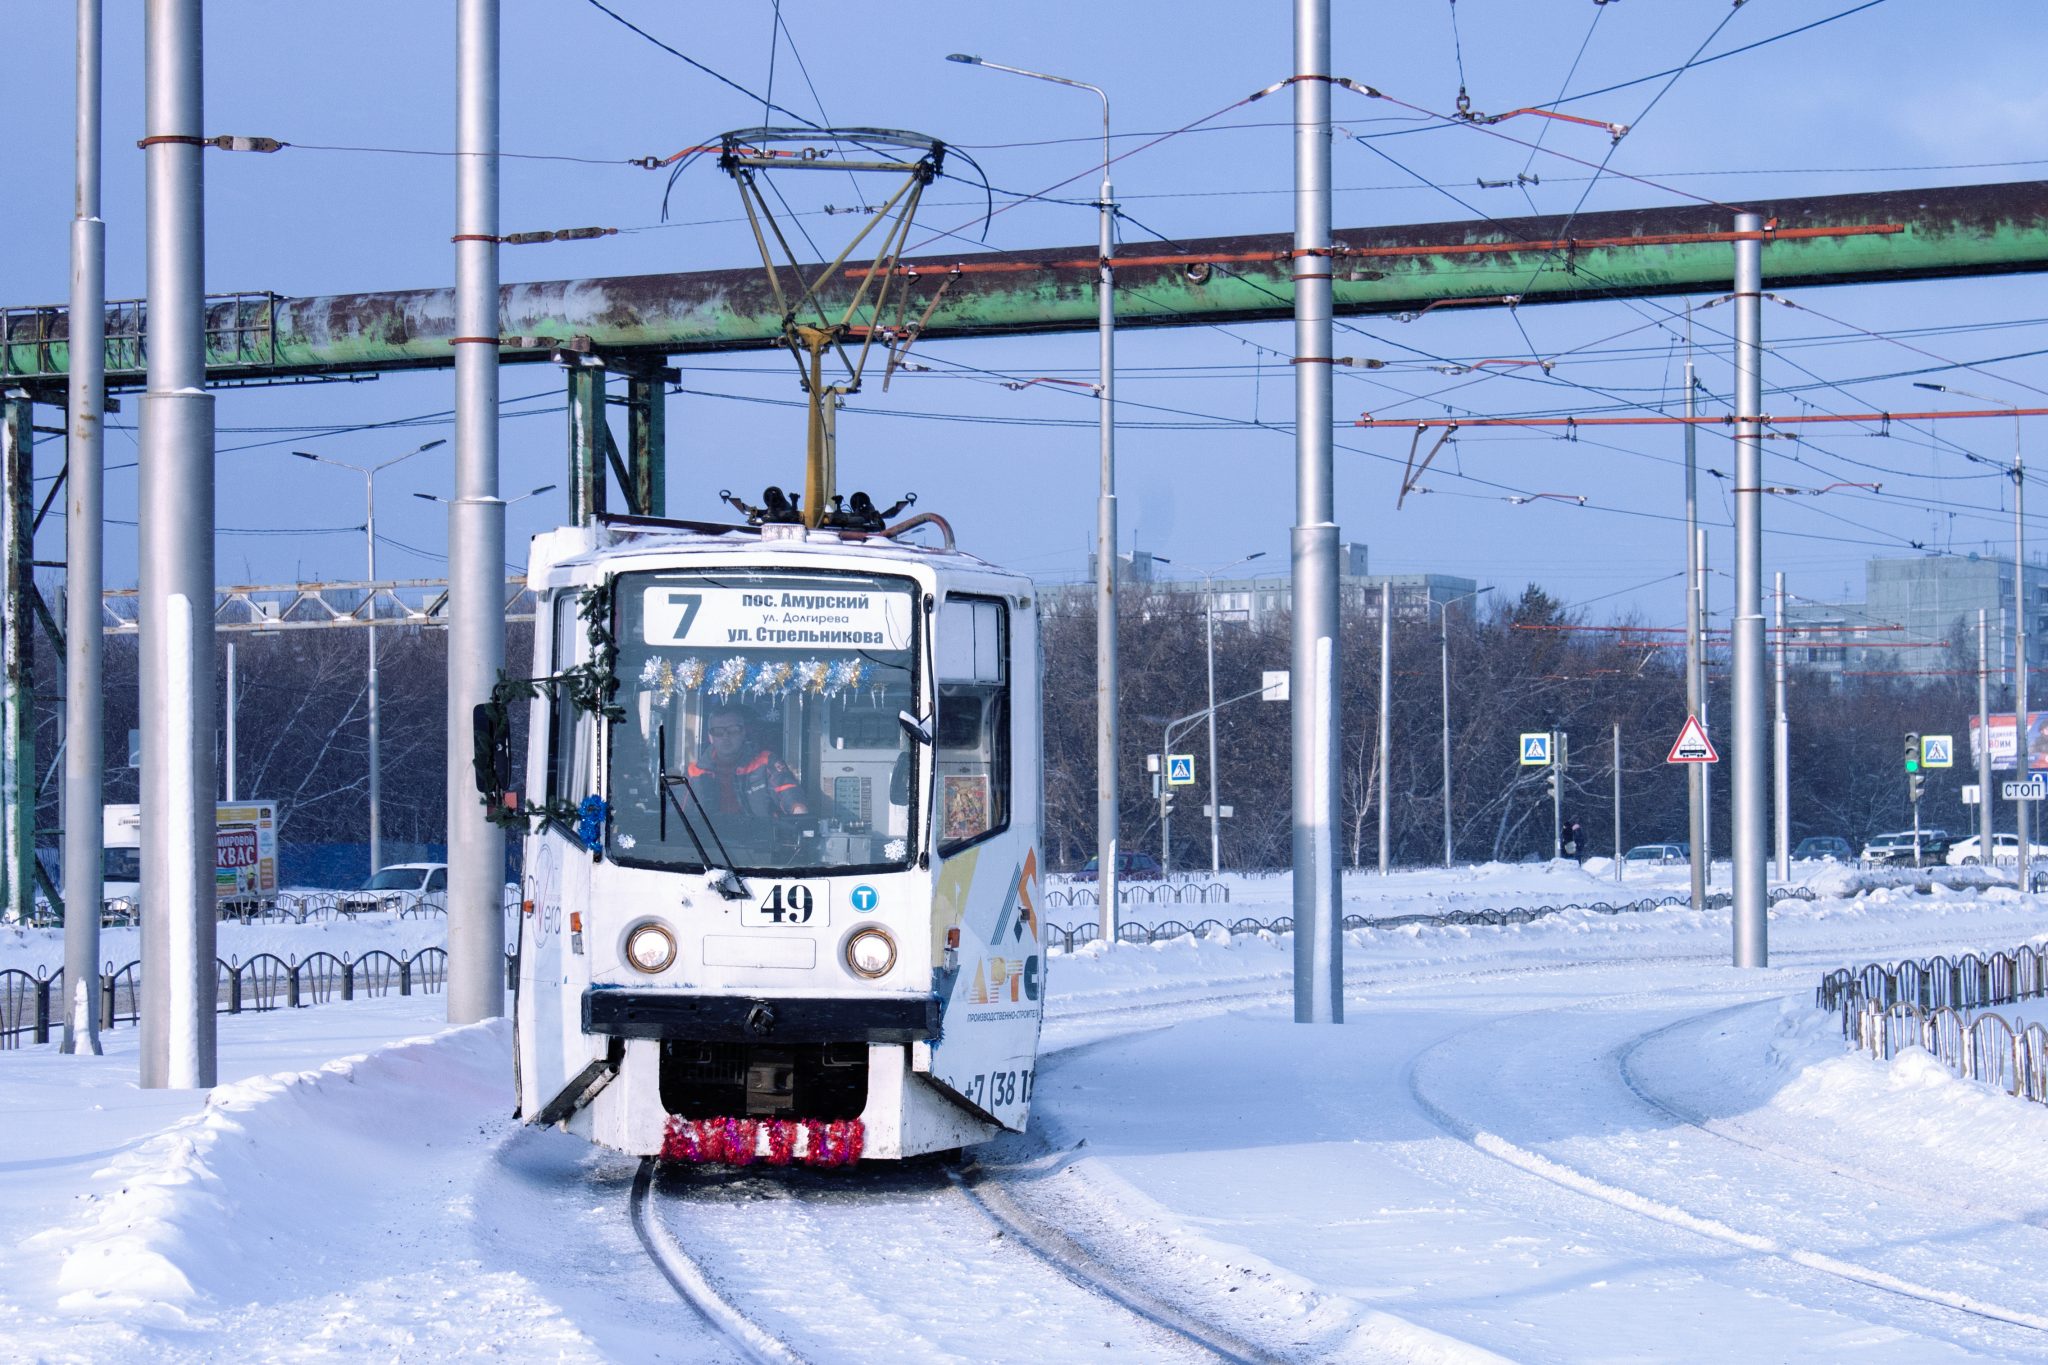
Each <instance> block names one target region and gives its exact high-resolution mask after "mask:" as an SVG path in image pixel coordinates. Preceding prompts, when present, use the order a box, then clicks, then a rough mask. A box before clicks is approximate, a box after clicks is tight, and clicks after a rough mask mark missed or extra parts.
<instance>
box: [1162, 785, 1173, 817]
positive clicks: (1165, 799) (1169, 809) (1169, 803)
mask: <svg viewBox="0 0 2048 1365" xmlns="http://www.w3.org/2000/svg"><path fill="white" fill-rule="evenodd" d="M1173 797H1174V790H1173V788H1171V787H1168V788H1167V789H1166V790H1165V791H1164V792H1162V793H1161V794H1160V797H1159V813H1160V814H1161V815H1162V816H1165V815H1171V814H1173Z"/></svg>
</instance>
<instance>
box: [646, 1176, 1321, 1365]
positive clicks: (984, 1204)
mask: <svg viewBox="0 0 2048 1365" xmlns="http://www.w3.org/2000/svg"><path fill="white" fill-rule="evenodd" d="M656 1167H657V1163H656V1162H655V1161H654V1160H653V1159H652V1158H649V1159H647V1160H646V1161H644V1162H643V1163H642V1165H641V1168H640V1174H639V1176H638V1178H636V1180H635V1181H634V1186H633V1193H632V1201H633V1207H632V1215H633V1221H634V1228H635V1231H636V1233H638V1234H639V1237H640V1242H641V1245H642V1247H643V1248H644V1249H645V1250H646V1251H647V1253H648V1255H649V1256H650V1257H651V1258H652V1259H653V1260H654V1261H655V1264H656V1265H657V1267H658V1268H659V1269H660V1271H661V1274H662V1277H663V1278H664V1280H666V1281H667V1283H668V1284H669V1286H670V1287H671V1288H672V1289H673V1290H674V1291H675V1292H676V1294H677V1295H678V1297H680V1298H681V1299H682V1300H683V1302H684V1303H685V1304H687V1305H688V1306H689V1307H690V1309H691V1310H692V1312H693V1313H695V1314H696V1315H697V1317H698V1318H700V1319H701V1320H702V1321H704V1322H705V1323H706V1324H707V1325H708V1326H710V1327H711V1328H712V1329H714V1330H715V1331H717V1332H718V1333H720V1334H721V1335H722V1336H723V1337H724V1338H725V1339H726V1341H727V1343H728V1344H730V1345H731V1346H732V1347H733V1349H734V1350H735V1351H736V1352H737V1353H738V1354H739V1355H740V1356H742V1357H743V1358H744V1359H746V1360H749V1361H754V1362H775V1363H776V1365H784V1363H786V1362H796V1361H807V1360H819V1361H828V1360H853V1359H881V1358H894V1359H964V1360H972V1359H991V1358H1000V1357H1002V1356H1006V1355H1007V1356H1015V1355H1019V1354H1032V1355H1038V1356H1042V1357H1045V1358H1053V1359H1064V1358H1068V1357H1070V1356H1072V1355H1075V1354H1081V1353H1086V1352H1095V1353H1099V1352H1101V1351H1103V1350H1104V1349H1105V1348H1108V1349H1109V1350H1111V1351H1114V1352H1117V1353H1119V1354H1122V1355H1134V1354H1135V1355H1137V1356H1139V1357H1141V1358H1145V1359H1162V1360H1204V1361H1208V1360H1222V1361H1229V1362H1243V1363H1245V1365H1253V1363H1256V1365H1265V1363H1266V1362H1271V1361H1276V1360H1279V1359H1281V1357H1278V1356H1275V1355H1273V1354H1271V1353H1269V1352H1266V1351H1264V1350H1262V1349H1260V1348H1258V1347H1257V1346H1253V1345H1250V1344H1247V1343H1244V1342H1241V1341H1239V1340H1237V1339H1235V1338H1234V1337H1233V1336H1231V1335H1230V1334H1229V1333H1228V1332H1227V1331H1224V1330H1221V1329H1219V1328H1216V1327H1214V1326H1212V1325H1210V1324H1207V1323H1204V1322H1201V1321H1199V1320H1197V1319H1195V1318H1193V1317H1191V1316H1189V1315H1187V1314H1185V1313H1182V1312H1180V1311H1178V1310H1176V1309H1175V1308H1173V1307H1172V1306H1170V1305H1168V1304H1166V1303H1164V1302H1162V1301H1160V1300H1158V1299H1156V1298H1154V1297H1153V1296H1152V1295H1150V1294H1149V1293H1148V1292H1147V1291H1145V1290H1144V1289H1142V1288H1140V1287H1137V1286H1134V1285H1131V1284H1129V1283H1127V1282H1125V1281H1123V1280H1122V1279H1121V1278H1120V1277H1118V1276H1117V1275H1115V1274H1114V1272H1113V1271H1112V1270H1111V1268H1110V1267H1108V1266H1105V1265H1103V1264H1102V1263H1101V1262H1099V1261H1096V1260H1095V1259H1094V1258H1092V1257H1090V1256H1089V1255H1088V1254H1087V1253H1086V1252H1085V1251H1084V1250H1082V1249H1081V1248H1079V1247H1077V1246H1074V1245H1073V1244H1072V1243H1070V1242H1068V1241H1066V1239H1065V1238H1064V1237H1063V1236H1062V1235H1061V1234H1060V1232H1059V1231H1058V1229H1056V1228H1053V1227H1050V1226H1048V1225H1045V1224H1043V1223H1042V1222H1040V1221H1039V1220H1037V1219H1036V1218H1034V1217H1033V1216H1032V1215H1031V1214H1030V1213H1029V1212H1028V1211H1026V1210H1024V1209H1023V1208H1021V1206H1019V1205H1018V1204H1017V1203H1016V1201H1014V1200H1012V1199H1011V1198H1010V1197H1009V1196H1008V1195H1007V1193H1005V1192H1004V1191H1003V1190H1002V1189H1001V1184H1002V1182H1001V1180H1000V1179H999V1178H997V1177H993V1176H991V1175H990V1174H989V1173H987V1172H984V1171H981V1170H978V1169H976V1168H975V1167H974V1166H973V1165H972V1164H970V1165H969V1166H967V1167H966V1168H949V1167H947V1166H945V1165H944V1164H943V1163H938V1162H932V1161H921V1162H916V1163H912V1164H908V1165H905V1166H902V1167H892V1168H886V1169H883V1168H878V1169H875V1170H867V1171H840V1172H831V1173H814V1172H799V1171H784V1170H777V1171H773V1172H760V1171H740V1172H720V1173H715V1174H714V1173H707V1172H695V1171H689V1170H679V1171H671V1172H668V1173H667V1175H666V1176H664V1174H663V1173H662V1172H660V1171H658V1170H657V1169H656ZM742 1228H743V1229H744V1230H743V1231H742ZM742 1239H744V1241H745V1243H746V1244H747V1245H749V1246H751V1247H753V1248H754V1250H753V1251H751V1252H749V1251H748V1250H746V1248H745V1247H743V1246H742V1245H741V1241H742ZM764 1272H765V1273H764ZM1005 1324H1017V1325H1020V1327H1028V1329H1029V1330H1028V1332H1022V1331H1020V1332H1018V1333H1016V1334H1007V1333H1008V1329H1007V1328H1006V1326H1005ZM1026 1337H1028V1338H1029V1340H1028V1341H1027V1340H1026V1339H1025V1338H1026Z"/></svg>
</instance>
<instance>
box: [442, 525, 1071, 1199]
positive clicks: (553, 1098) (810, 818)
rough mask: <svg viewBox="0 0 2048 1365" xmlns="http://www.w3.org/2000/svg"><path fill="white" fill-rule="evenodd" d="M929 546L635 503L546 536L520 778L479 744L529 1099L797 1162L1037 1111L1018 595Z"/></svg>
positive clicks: (1028, 687) (562, 1112) (1029, 604)
mask: <svg viewBox="0 0 2048 1365" xmlns="http://www.w3.org/2000/svg"><path fill="white" fill-rule="evenodd" d="M917 520H919V521H936V520H937V519H936V518H924V517H921V518H918V519H917ZM940 524H941V525H942V526H943V523H940ZM899 529H900V528H899ZM947 542H948V544H947V546H946V548H943V549H938V548H928V547H924V546H919V545H911V544H907V543H903V542H901V541H899V540H895V539H891V538H889V537H888V536H886V535H884V534H881V533H866V534H864V533H860V532H845V531H839V530H820V529H806V528H805V527H803V526H801V525H768V526H764V527H760V528H755V529H744V530H742V529H732V530H720V529H719V528H715V527H696V528H690V527H685V526H683V525H681V524H678V523H660V522H653V521H646V520H635V519H630V518H612V519H603V518H600V519H599V520H597V521H595V522H593V523H591V524H589V525H586V526H581V527H574V528H567V529H563V530H558V531H554V532H551V533H549V534H546V535H543V536H541V537H539V538H538V539H536V540H535V542H534V545H533V550H532V561H531V567H530V570H529V578H528V582H529V583H530V584H531V585H532V587H533V588H534V589H535V591H536V593H537V596H538V605H537V613H536V628H535V631H534V638H535V661H534V675H535V678H534V683H533V684H532V692H533V699H532V701H531V702H530V711H529V717H530V729H529V732H528V733H529V737H530V738H529V744H528V752H527V762H526V771H525V781H524V789H523V800H522V799H521V796H522V793H517V792H515V793H509V794H508V793H505V792H502V791H497V790H494V788H496V787H503V786H508V785H513V784H511V783H510V782H508V781H506V780H505V777H506V776H508V775H509V774H504V772H503V769H501V770H500V771H501V776H500V777H499V778H498V780H497V781H495V782H494V781H493V780H492V778H491V776H490V775H489V774H490V769H491V764H490V762H489V758H488V752H487V746H485V745H484V744H483V743H481V742H480V751H479V752H480V757H479V763H478V769H479V785H480V786H482V787H483V788H484V789H485V794H486V800H487V802H489V803H491V804H493V805H494V806H495V807H496V808H497V809H498V810H499V811H500V812H501V813H503V814H504V815H505V818H507V819H508V820H511V819H513V818H516V819H517V822H518V826H519V827H522V828H525V829H526V830H527V831H528V832H527V833H526V834H525V836H524V837H525V849H524V852H525V863H524V866H525V881H524V887H523V900H522V904H521V907H520V914H519V928H518V1004H517V1010H516V1030H517V1044H516V1052H517V1067H518V1088H519V1109H520V1113H521V1115H522V1116H524V1117H525V1118H526V1119H527V1121H529V1122H533V1123H559V1124H563V1125H566V1127H567V1128H568V1130H569V1131H571V1132H573V1133H577V1134H579V1135H581V1136H583V1137H585V1138H588V1139H589V1140H590V1141H592V1142H596V1143H601V1144H603V1145H604V1146H607V1147H611V1148H616V1149H617V1150H619V1151H622V1152H628V1153H633V1154H638V1155H657V1154H659V1155H666V1156H668V1157H671V1158H677V1159H689V1160H700V1161H727V1162H735V1163H746V1162H749V1161H753V1160H764V1161H772V1162H778V1163H780V1162H788V1161H803V1162H810V1163H813V1164H841V1163H844V1162H847V1161H850V1160H853V1159H855V1158H857V1157H862V1156H865V1157H868V1158H901V1157H909V1156H914V1155H917V1154H919V1153H924V1152H932V1151H939V1150H944V1149H948V1148H957V1147H961V1146H965V1145H969V1144H972V1143H977V1142H982V1141H985V1140H987V1139H989V1138H991V1137H994V1136H995V1135H996V1134H997V1133H998V1131H999V1130H1002V1129H1012V1130H1021V1129H1022V1128H1023V1127H1024V1123H1025V1117H1026V1113H1027V1110H1028V1109H1029V1106H1030V1101H1031V1080H1032V1072H1033V1067H1034V1063H1035V1058H1036V1054H1037V1048H1038V1035H1039V1025H1040V1021H1041V1018H1042V1015H1043V1010H1044V995H1045V936H1044V931H1043V926H1042V924H1041V922H1040V918H1039V915H1040V910H1039V907H1040V905H1041V904H1042V897H1041V888H1040V881H1039V867H1038V845H1039V827H1040V792H1041V787H1042V780H1041V778H1042V775H1041V743H1040V728H1039V667H1040V666H1039V652H1038V621H1037V614H1036V605H1035V602H1034V600H1033V595H1032V586H1031V583H1030V580H1028V579H1026V578H1023V577H1020V576H1018V575H1016V574H1012V573H1008V572H1005V571H1002V570H1000V569H996V568H994V567H991V566H990V565H988V564H985V563H983V562H981V561H980V560H978V559H975V558H974V557H972V556H970V555H967V554H964V553H960V552H958V551H956V550H954V549H953V548H951V543H950V542H951V536H950V533H948V535H947ZM503 690H504V689H501V692H502V691H503ZM494 706H495V708H496V715H495V722H496V732H497V734H498V736H499V740H498V743H499V745H500V748H499V752H500V753H502V752H504V750H503V748H502V744H503V740H502V736H503V734H504V732H505V725H504V722H505V721H506V719H507V715H506V712H505V711H504V709H503V708H504V703H503V702H502V701H501V702H498V703H494ZM492 709H493V708H479V712H480V714H479V727H480V733H481V732H482V731H483V729H484V727H486V726H487V725H488V724H490V723H491V720H492V717H490V716H487V715H486V714H485V713H486V712H489V711H491V710H492ZM501 761H502V760H501ZM515 811H516V817H515V815H514V812H515Z"/></svg>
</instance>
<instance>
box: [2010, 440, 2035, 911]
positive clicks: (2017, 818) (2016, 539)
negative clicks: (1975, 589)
mask: <svg viewBox="0 0 2048 1365" xmlns="http://www.w3.org/2000/svg"><path fill="white" fill-rule="evenodd" d="M2012 422H2013V438H2012V666H2013V685H2012V693H2013V702H2012V724H2013V739H2014V741H2015V742H2016V743H2017V744H2018V746H2019V747H2018V755H2017V757H2018V762H2019V767H2018V770H2017V771H2016V772H2014V774H2013V776H2014V777H2016V778H2018V779H2019V780H2020V781H2023V782H2024V781H2025V780H2026V779H2027V778H2028V777H2029V776H2031V775H2032V773H2033V762H2034V745H2033V727H2032V725H2031V724H2030V723H2029V722H2030V720H2031V719H2032V718H2031V717H2030V716H2029V715H2028V714H2027V467H2026V462H2025V461H2024V460H2023V459H2022V458H2021V455H2020V438H2019V425H2020V419H2019V418H2018V416H2014V418H2013V419H2012ZM2033 823H2034V822H2033V818H2032V816H2031V814H2030V813H2029V811H2028V809H2027V803H2026V802H2024V801H2015V802H2013V803H2012V826H2013V831H2014V833H2016V834H2017V835H2018V836H2019V859H2020V860H2019V876H2018V878H2017V880H2016V881H2015V882H2014V885H2016V886H2018V887H2019V889H2020V890H2021V891H2026V890H2027V889H2028V887H2029V886H2030V885H2031V884H2032V880H2033V879H2032V877H2031V875H2030V874H2031V873H2032V871H2033V853H2034V849H2033V845H2032V843H2031V842H2029V841H2030V840H2032V838H2033V837H2034V836H2033V834H2032V832H2031V831H2030V830H2029V828H2028V827H2029V826H2031V825H2032V824H2033Z"/></svg>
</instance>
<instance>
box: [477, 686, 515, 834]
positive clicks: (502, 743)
mask: <svg viewBox="0 0 2048 1365" xmlns="http://www.w3.org/2000/svg"><path fill="white" fill-rule="evenodd" d="M470 731H471V736H472V739H473V741H474V744H475V749H474V752H472V753H471V755H470V762H471V764H472V766H473V767H474V768H475V771H476V789H477V792H478V793H479V794H480V795H481V796H482V797H483V798H484V804H485V805H487V806H489V807H490V808H491V809H492V810H494V811H495V810H497V809H498V808H499V807H501V806H502V805H503V804H504V802H505V796H506V794H507V793H508V792H510V791H511V790H512V711H511V708H510V707H508V706H506V705H505V703H504V702H502V701H487V702H480V703H478V704H477V707H476V709H475V710H474V711H472V712H471V713H470Z"/></svg>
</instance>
